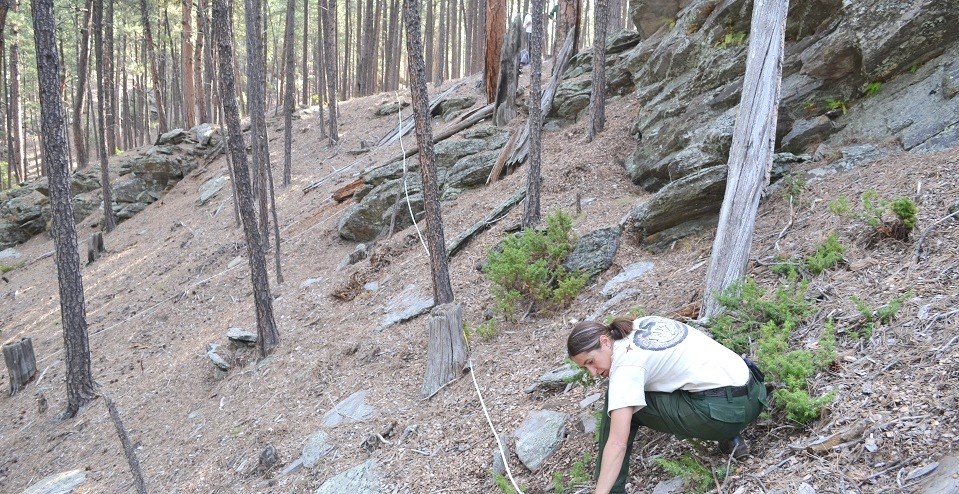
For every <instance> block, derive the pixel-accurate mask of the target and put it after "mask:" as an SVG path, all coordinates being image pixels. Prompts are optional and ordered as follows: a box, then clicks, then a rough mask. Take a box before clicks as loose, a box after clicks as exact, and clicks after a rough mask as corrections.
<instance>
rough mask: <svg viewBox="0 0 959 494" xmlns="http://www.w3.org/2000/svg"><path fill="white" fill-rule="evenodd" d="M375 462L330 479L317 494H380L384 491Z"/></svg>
mask: <svg viewBox="0 0 959 494" xmlns="http://www.w3.org/2000/svg"><path fill="white" fill-rule="evenodd" d="M377 470H378V469H377V465H376V461H375V460H372V459H370V460H366V461H365V462H363V463H360V464H359V465H357V466H355V467H353V468H351V469H349V470H347V471H345V472H343V473H341V474H339V475H337V476H335V477H332V478H330V479H328V480H327V481H326V482H323V485H321V486H320V488H319V489H317V490H316V493H315V494H342V493H344V492H348V493H350V494H379V493H380V492H382V490H383V484H382V482H381V480H380V474H379V473H378V471H377Z"/></svg>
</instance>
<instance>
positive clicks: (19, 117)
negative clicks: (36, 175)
mask: <svg viewBox="0 0 959 494" xmlns="http://www.w3.org/2000/svg"><path fill="white" fill-rule="evenodd" d="M11 31H12V36H11V37H10V38H11V39H12V40H13V42H12V43H10V142H11V143H12V147H11V148H10V159H9V164H8V165H7V166H10V167H12V168H13V172H14V174H15V175H16V176H17V181H18V182H22V181H24V180H26V179H27V160H26V145H25V142H24V135H23V134H24V132H23V98H21V96H20V82H21V81H20V45H19V44H17V31H18V30H17V26H16V25H13V26H12V29H11ZM59 87H60V81H59V77H58V78H57V84H56V86H55V89H58V88H59Z"/></svg>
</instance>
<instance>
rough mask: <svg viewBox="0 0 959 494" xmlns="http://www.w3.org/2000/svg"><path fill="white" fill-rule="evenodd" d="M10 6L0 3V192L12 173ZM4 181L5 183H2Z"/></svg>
mask: <svg viewBox="0 0 959 494" xmlns="http://www.w3.org/2000/svg"><path fill="white" fill-rule="evenodd" d="M9 11H10V6H9V5H7V2H6V1H5V0H3V1H0V161H6V162H7V177H6V179H4V177H3V175H2V173H3V171H2V170H0V190H3V188H4V185H6V188H8V189H9V188H11V187H13V183H12V181H11V180H10V179H11V177H12V172H11V170H10V168H12V167H11V166H10V159H9V158H10V157H9V155H10V146H9V144H10V134H9V133H8V132H7V129H8V128H10V111H9V100H8V99H7V38H6V36H5V32H6V23H7V14H8V12H9ZM4 180H6V183H4Z"/></svg>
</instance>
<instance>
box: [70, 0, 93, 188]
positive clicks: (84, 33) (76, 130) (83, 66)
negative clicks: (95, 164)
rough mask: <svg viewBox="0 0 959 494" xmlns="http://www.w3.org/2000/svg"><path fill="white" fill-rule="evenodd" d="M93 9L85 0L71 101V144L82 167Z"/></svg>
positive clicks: (84, 164) (85, 161)
mask: <svg viewBox="0 0 959 494" xmlns="http://www.w3.org/2000/svg"><path fill="white" fill-rule="evenodd" d="M92 10H93V0H86V8H85V9H84V12H83V24H82V26H81V27H80V46H79V47H78V51H79V53H80V58H79V60H77V92H76V98H75V99H74V101H73V146H74V147H75V148H76V150H77V168H78V169H83V168H86V167H87V165H89V164H90V158H89V153H88V152H87V147H86V139H85V138H84V133H83V125H82V124H83V109H84V107H85V106H86V100H85V99H84V98H85V97H86V94H87V88H86V85H87V73H88V68H89V63H90V62H89V57H90V19H91V18H92V17H91V14H92Z"/></svg>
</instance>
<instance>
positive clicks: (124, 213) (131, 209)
mask: <svg viewBox="0 0 959 494" xmlns="http://www.w3.org/2000/svg"><path fill="white" fill-rule="evenodd" d="M147 206H149V204H146V203H142V202H134V203H130V204H114V205H113V213H114V214H115V215H116V217H117V220H118V221H124V220H128V219H130V218H132V217H134V216H136V214H137V213H140V212H142V211H143V210H144V209H146V208H147Z"/></svg>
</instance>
